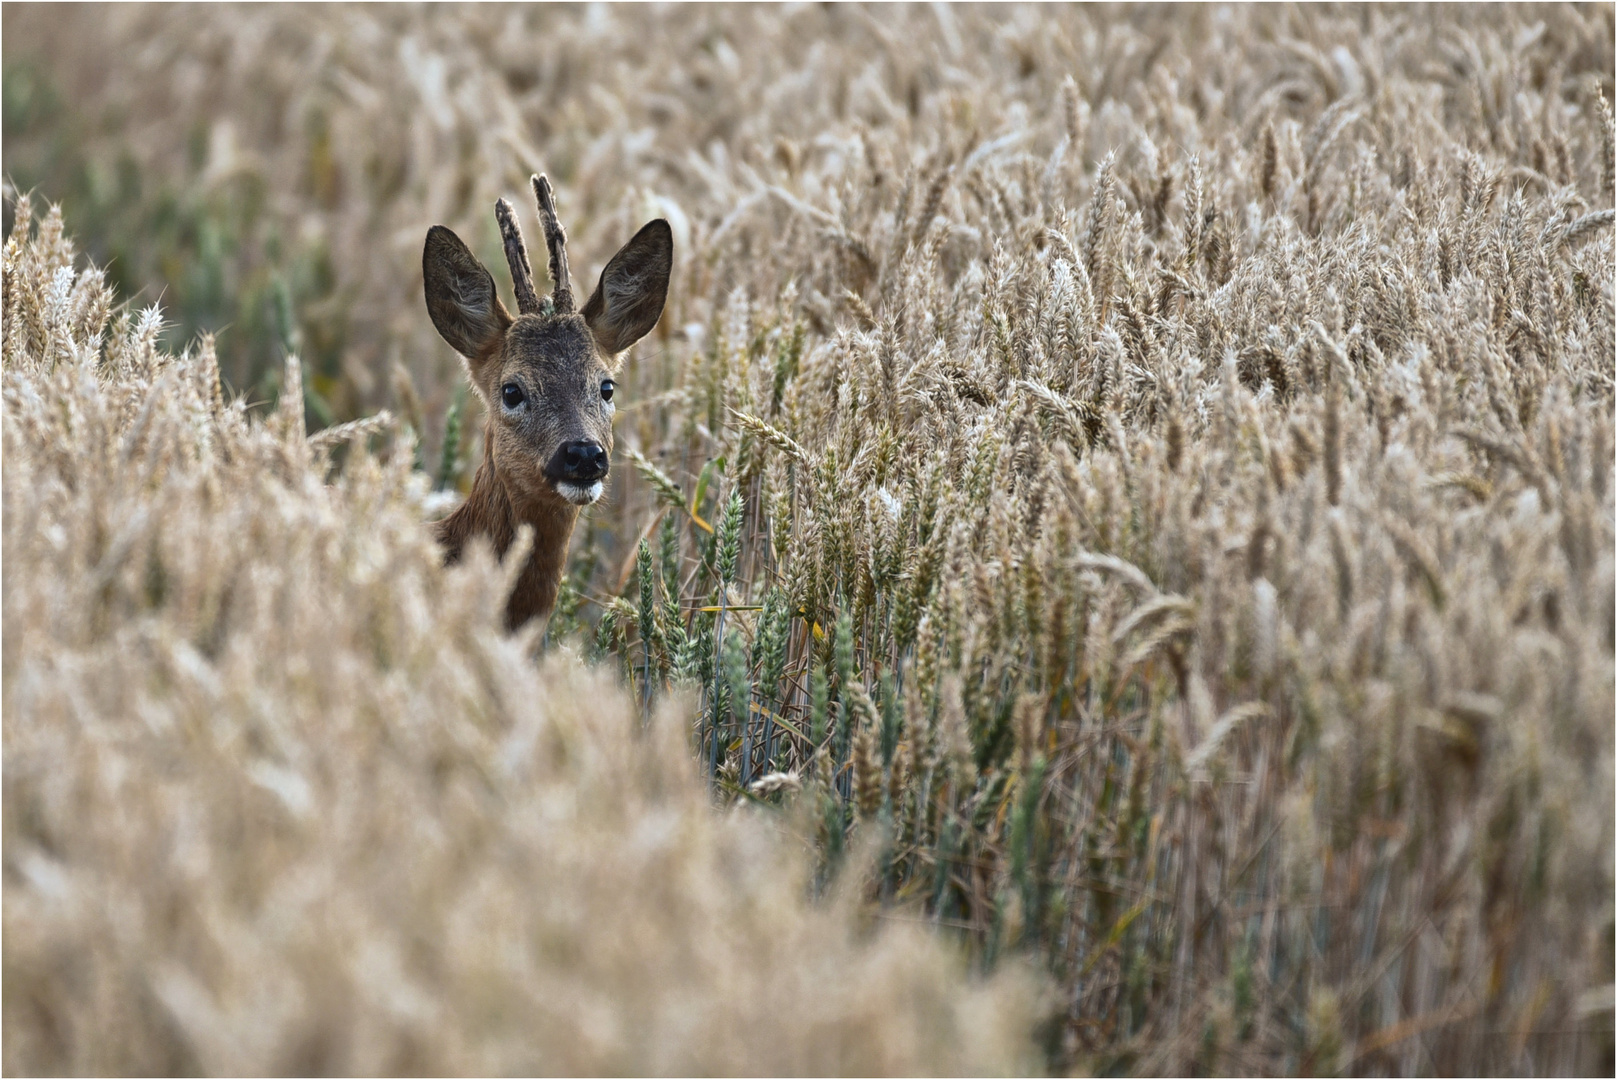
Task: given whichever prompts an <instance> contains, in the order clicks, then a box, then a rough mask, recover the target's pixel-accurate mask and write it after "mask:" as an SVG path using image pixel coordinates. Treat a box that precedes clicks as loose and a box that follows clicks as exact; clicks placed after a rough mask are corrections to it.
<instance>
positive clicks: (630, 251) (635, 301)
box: [581, 218, 674, 356]
mask: <svg viewBox="0 0 1617 1080" xmlns="http://www.w3.org/2000/svg"><path fill="white" fill-rule="evenodd" d="M673 268H674V233H673V230H671V229H670V228H669V227H668V222H666V221H664V220H663V219H662V218H658V219H657V220H656V221H652V222H649V223H647V225H646V226H645V228H643V229H641V230H640V231H639V232H637V233H635V234H634V239H633V240H630V241H629V242H628V243H627V244H624V245H623V247H621V248H619V249H618V253H617V254H616V255H614V256H612V261H611V262H609V263H607V264H606V269H605V270H602V271H601V280H600V283H599V284H597V285H596V286H595V292H594V293H592V294H591V295H590V299H589V303H587V304H585V305H584V310H583V312H581V314H582V315H583V316H584V321H585V322H587V323H589V327H590V333H592V334H594V335H595V343H596V344H597V345H599V346H600V347H601V351H602V352H604V353H606V354H607V355H609V356H610V355H612V354H614V353H620V352H622V351H623V350H624V349H627V348H628V347H629V346H630V345H633V344H634V343H635V342H637V341H639V340H640V339H641V338H643V337H645V336H646V334H648V333H650V331H651V328H652V327H653V326H656V325H657V320H658V319H659V318H661V317H662V313H663V302H664V301H666V300H667V299H668V275H669V273H670V272H672V270H673Z"/></svg>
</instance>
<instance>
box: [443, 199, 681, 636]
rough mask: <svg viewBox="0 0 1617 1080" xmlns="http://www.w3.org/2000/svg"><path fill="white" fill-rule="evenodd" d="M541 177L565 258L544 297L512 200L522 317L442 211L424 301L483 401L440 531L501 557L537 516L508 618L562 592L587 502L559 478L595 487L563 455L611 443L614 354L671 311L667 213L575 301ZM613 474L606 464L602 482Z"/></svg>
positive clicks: (552, 239) (518, 619)
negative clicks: (471, 459)
mask: <svg viewBox="0 0 1617 1080" xmlns="http://www.w3.org/2000/svg"><path fill="white" fill-rule="evenodd" d="M534 189H535V191H536V192H541V196H540V198H541V204H540V205H541V216H542V217H543V218H544V224H545V226H546V230H545V231H546V241H547V243H548V245H549V247H550V254H551V267H552V270H553V272H555V271H556V270H557V269H558V268H559V270H560V277H559V278H558V280H557V281H556V289H555V293H554V294H553V296H552V297H551V298H550V302H549V303H548V304H547V305H541V304H540V303H538V302H537V300H536V297H535V294H534V291H533V283H532V280H531V271H530V270H529V266H528V260H527V253H526V251H525V249H524V246H523V244H522V238H521V234H520V231H519V230H518V229H517V226H516V222H515V219H514V218H513V217H512V216H511V214H510V212H509V207H508V206H500V207H497V209H496V213H497V215H498V217H499V218H500V228H501V233H502V234H503V236H504V239H505V248H506V256H507V261H508V263H509V264H510V267H511V271H512V278H513V283H514V286H515V291H516V295H517V296H518V298H519V300H520V301H521V302H520V304H519V306H520V308H521V309H522V310H521V314H519V315H518V316H517V317H515V318H513V317H512V316H511V314H510V313H509V312H508V311H506V309H505V306H504V305H503V304H502V303H500V299H499V297H498V296H497V295H496V294H495V290H494V279H493V277H492V275H490V274H489V272H488V270H487V269H486V268H485V267H484V266H483V265H482V264H481V263H480V262H478V261H477V258H476V257H475V256H473V255H472V253H471V251H470V250H468V249H467V247H466V245H465V244H463V243H461V241H460V238H459V237H457V236H456V235H455V234H454V233H453V232H451V231H449V230H448V229H446V228H444V227H443V226H441V225H436V226H434V227H433V228H432V229H430V230H428V232H427V243H426V248H425V250H424V252H423V254H422V276H423V280H424V287H425V293H426V301H427V312H428V314H429V315H431V317H432V321H433V325H434V326H436V327H437V328H438V332H439V333H440V334H441V335H443V338H444V340H445V341H447V342H448V343H449V344H450V345H451V346H452V347H453V348H454V349H455V351H456V352H459V353H460V354H461V355H462V356H464V357H466V366H467V371H468V373H469V374H470V376H471V380H472V386H473V387H474V388H475V389H476V390H477V393H478V396H479V397H481V398H482V399H483V404H484V406H485V407H486V408H485V421H484V427H483V463H482V465H481V466H479V467H478V470H477V476H476V477H475V478H474V479H473V481H472V490H471V494H470V495H468V496H467V498H466V501H465V503H463V504H462V505H461V506H460V508H459V509H457V510H456V511H455V512H454V513H452V514H450V515H449V517H447V518H445V519H444V520H442V521H440V522H438V523H437V524H436V525H435V526H434V531H435V534H436V536H437V538H438V541H439V542H440V543H442V544H443V545H444V549H445V555H446V558H447V559H448V561H450V562H454V561H455V560H457V559H459V558H460V556H461V553H462V552H463V551H464V549H465V547H466V544H467V543H468V542H469V541H470V540H471V538H472V537H474V536H479V535H482V536H487V537H488V538H489V539H490V540H491V541H492V542H493V544H494V550H495V552H496V553H497V554H498V555H499V556H500V557H501V558H502V559H503V558H504V557H505V554H506V552H507V551H508V550H509V549H510V547H511V544H512V542H513V541H514V540H515V539H516V536H517V530H518V528H519V527H520V526H522V525H524V524H526V525H531V526H532V527H533V530H534V537H533V550H532V552H531V554H530V555H529V556H528V562H527V564H526V565H525V566H524V567H523V569H522V573H521V574H520V576H519V577H518V578H517V583H516V585H515V586H514V587H513V589H512V591H511V595H510V597H509V598H508V599H507V601H506V609H505V621H506V625H507V626H508V627H510V628H512V629H515V628H516V627H518V626H521V625H522V624H523V623H525V622H527V621H528V620H529V619H532V618H541V619H543V618H547V617H549V615H550V612H551V609H552V608H554V607H555V605H556V594H557V592H558V590H559V589H560V587H561V576H562V569H563V567H564V566H565V564H566V561H567V546H568V543H569V541H570V540H571V538H572V535H573V526H574V524H576V523H577V521H578V512H579V509H580V506H581V504H580V503H577V502H574V501H571V500H569V499H568V498H567V497H566V496H565V495H564V494H563V490H564V489H571V490H573V492H574V494H575V495H576V496H577V497H579V498H586V497H587V496H585V495H581V494H579V492H580V491H582V490H584V489H586V488H590V487H591V485H590V484H588V483H580V482H569V481H568V480H567V479H566V477H565V476H564V475H563V474H562V471H561V466H560V464H559V462H560V461H561V459H562V456H563V454H564V452H565V449H566V448H567V447H568V446H574V445H580V444H588V443H594V444H597V445H598V446H599V447H601V448H602V450H603V451H604V453H605V454H607V455H610V453H611V450H612V416H613V413H614V411H615V406H614V405H613V404H611V402H610V401H609V400H608V399H607V395H606V393H605V387H606V385H607V383H608V381H609V376H610V375H611V374H612V373H613V372H615V371H616V370H617V367H618V362H619V358H618V354H619V353H621V352H622V351H623V350H625V349H627V348H628V347H629V346H630V345H632V344H633V343H634V342H635V341H637V340H639V338H640V337H642V336H643V335H644V334H645V333H646V332H647V331H649V330H650V329H651V328H652V327H653V326H655V325H656V323H657V319H658V318H659V317H660V316H661V315H662V309H663V303H664V301H665V300H666V298H667V293H668V276H669V273H670V270H671V268H672V265H673V236H672V233H671V232H670V230H669V228H668V223H667V222H665V221H662V220H660V219H659V220H657V221H653V222H651V223H649V224H647V225H646V226H645V227H644V228H642V229H641V230H640V231H639V232H638V233H636V234H635V236H634V238H633V239H632V240H630V241H629V242H628V243H627V244H625V245H624V246H623V248H622V249H621V250H619V252H618V253H617V254H616V255H614V256H613V257H612V261H611V262H609V263H607V265H606V269H605V270H603V271H602V272H601V280H600V282H599V283H598V284H597V285H596V287H595V292H594V294H593V295H592V296H591V297H590V300H589V302H588V303H587V304H585V306H584V310H583V312H582V313H579V314H574V313H573V312H572V304H571V290H570V286H569V285H568V283H567V282H566V280H565V278H566V266H567V262H566V257H565V254H564V252H562V250H561V246H562V244H564V243H565V236H564V235H563V234H562V232H561V229H560V225H559V223H558V222H556V220H555V212H554V205H553V203H551V202H550V200H549V199H548V198H546V196H548V195H549V194H550V188H549V185H548V184H544V183H542V181H541V178H537V177H536V178H535V182H534ZM563 301H565V303H564V302H563ZM508 386H511V387H515V388H516V389H517V391H518V392H519V396H520V398H521V400H520V402H519V403H518V404H517V405H515V406H512V405H510V404H508V403H507V402H506V401H505V395H504V388H505V387H508ZM574 475H576V474H574ZM604 479H605V475H604V473H603V474H601V476H600V477H599V478H598V479H597V481H595V483H596V484H599V483H600V482H602V481H604ZM558 485H560V486H558ZM594 490H596V491H598V490H599V488H598V487H596V488H595V489H594Z"/></svg>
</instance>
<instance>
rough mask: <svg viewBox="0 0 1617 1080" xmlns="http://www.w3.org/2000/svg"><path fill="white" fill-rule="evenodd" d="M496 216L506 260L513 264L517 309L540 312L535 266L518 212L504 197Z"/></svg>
mask: <svg viewBox="0 0 1617 1080" xmlns="http://www.w3.org/2000/svg"><path fill="white" fill-rule="evenodd" d="M494 216H495V217H496V218H498V219H499V221H500V238H501V239H502V240H504V241H505V261H506V262H507V263H509V264H510V265H511V289H512V291H513V292H515V293H516V297H517V311H518V312H520V313H521V314H523V315H537V314H539V294H538V293H537V292H535V291H534V288H533V267H532V266H531V265H529V263H528V246H527V245H526V244H524V243H523V242H522V227H521V226H519V225H518V224H517V217H516V213H515V212H514V211H513V210H512V209H511V204H510V203H508V202H506V201H505V200H504V199H501V200H500V201H498V202H496V203H495V204H494Z"/></svg>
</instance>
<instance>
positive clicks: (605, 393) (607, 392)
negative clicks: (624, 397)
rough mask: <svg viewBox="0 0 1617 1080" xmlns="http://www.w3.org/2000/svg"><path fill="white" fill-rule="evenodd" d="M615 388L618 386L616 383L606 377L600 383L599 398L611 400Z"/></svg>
mask: <svg viewBox="0 0 1617 1080" xmlns="http://www.w3.org/2000/svg"><path fill="white" fill-rule="evenodd" d="M617 388H618V384H617V383H615V382H613V381H612V380H611V379H607V380H605V381H604V382H602V383H601V400H602V401H611V400H612V391H614V390H616V389H617Z"/></svg>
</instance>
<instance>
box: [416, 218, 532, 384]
mask: <svg viewBox="0 0 1617 1080" xmlns="http://www.w3.org/2000/svg"><path fill="white" fill-rule="evenodd" d="M421 278H422V281H423V282H424V283H425V286H426V294H427V314H428V315H431V316H432V325H434V326H436V327H437V328H438V333H440V334H442V335H443V339H444V340H445V341H447V342H449V347H450V348H452V349H454V350H455V351H456V352H458V353H460V355H462V356H464V357H466V359H468V360H476V359H478V358H479V357H480V356H481V355H482V354H484V353H486V352H487V351H488V350H489V349H490V348H492V347H493V345H494V343H495V342H496V341H498V340H499V338H500V335H502V334H504V333H505V331H506V328H507V327H509V326H510V325H511V315H510V313H509V312H507V311H506V310H505V305H504V304H502V303H500V297H499V295H498V294H497V293H495V291H494V278H493V277H492V276H491V275H490V274H489V272H488V270H487V268H485V267H484V266H483V264H482V263H480V262H478V261H477V256H475V255H473V254H472V253H471V250H470V249H469V248H468V247H467V246H466V245H465V244H463V243H461V239H460V237H458V236H456V235H455V234H454V233H452V232H450V231H449V230H448V229H446V228H444V227H443V226H442V225H434V226H433V227H432V228H430V229H428V230H427V246H426V249H425V250H424V251H423V252H422V253H421Z"/></svg>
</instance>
